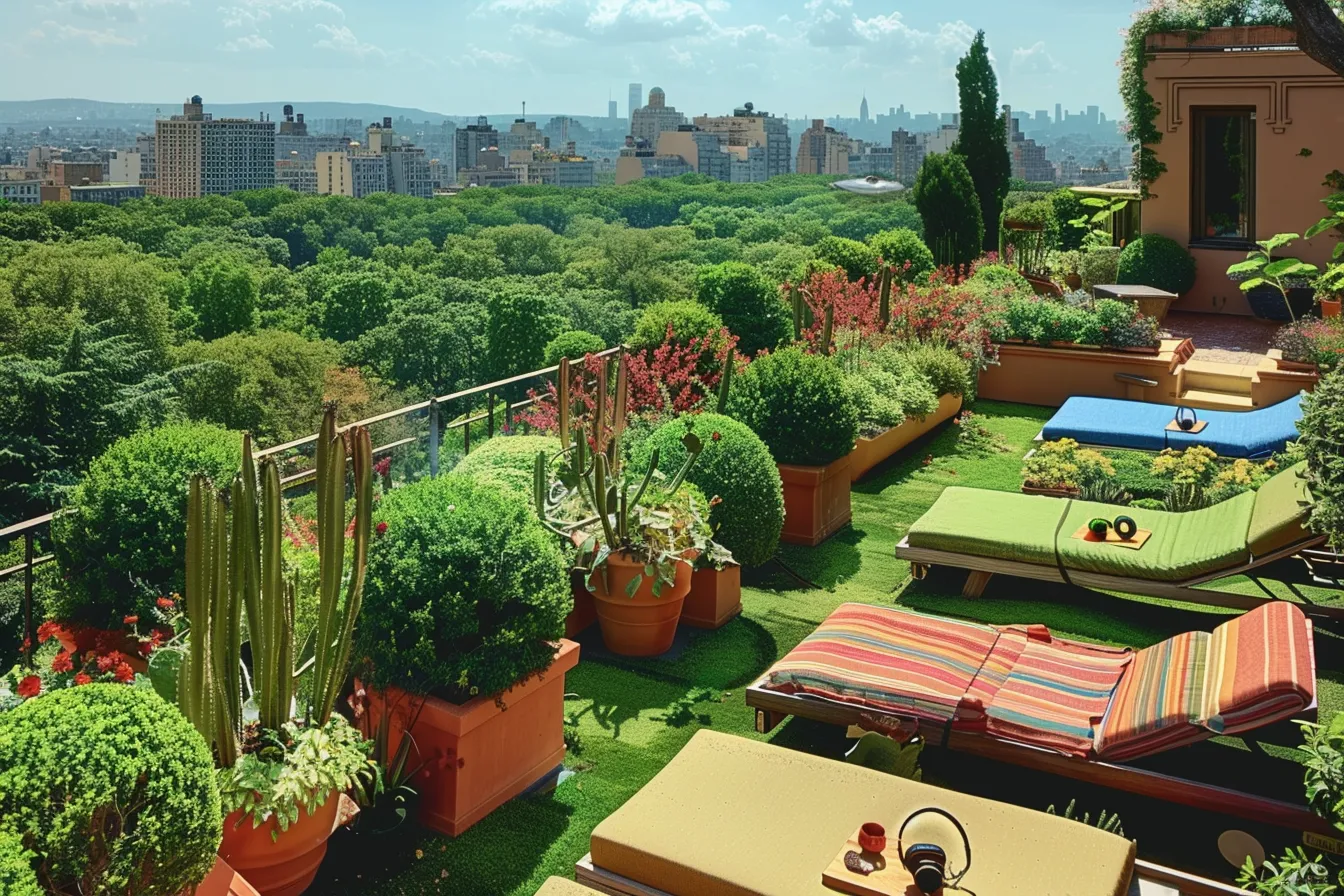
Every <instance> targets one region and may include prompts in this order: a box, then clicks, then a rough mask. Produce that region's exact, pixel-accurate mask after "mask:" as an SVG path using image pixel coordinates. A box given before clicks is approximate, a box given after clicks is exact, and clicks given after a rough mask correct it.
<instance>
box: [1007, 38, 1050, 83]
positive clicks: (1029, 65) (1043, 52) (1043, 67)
mask: <svg viewBox="0 0 1344 896" xmlns="http://www.w3.org/2000/svg"><path fill="white" fill-rule="evenodd" d="M1060 69H1061V66H1060V64H1059V63H1058V62H1056V61H1055V57H1053V56H1051V55H1050V51H1049V50H1047V49H1046V47H1045V41H1043V40H1038V41H1037V42H1036V43H1034V44H1032V45H1031V46H1030V47H1018V48H1017V49H1016V50H1013V63H1012V72H1013V74H1015V75H1048V74H1052V73H1054V72H1057V71H1059V70H1060Z"/></svg>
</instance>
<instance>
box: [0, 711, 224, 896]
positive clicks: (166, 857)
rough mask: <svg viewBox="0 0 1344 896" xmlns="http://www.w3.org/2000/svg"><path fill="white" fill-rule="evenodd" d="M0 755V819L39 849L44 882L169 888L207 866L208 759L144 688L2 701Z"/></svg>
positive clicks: (157, 895) (217, 830) (210, 823)
mask: <svg viewBox="0 0 1344 896" xmlns="http://www.w3.org/2000/svg"><path fill="white" fill-rule="evenodd" d="M0 756H3V757H4V760H5V761H4V762H3V763H0V824H3V825H4V827H5V828H7V829H9V830H10V831H13V832H15V833H17V834H18V835H19V836H20V837H21V838H22V839H23V843H24V846H25V847H27V848H28V849H30V850H31V851H32V852H33V853H35V854H36V855H37V861H38V867H39V869H40V870H41V879H40V880H41V883H42V886H43V887H44V888H45V889H46V890H47V891H48V892H55V893H75V892H83V893H90V894H101V896H121V894H125V896H177V894H178V893H181V892H182V891H183V890H184V889H186V888H188V887H192V886H194V885H195V884H197V883H200V881H202V880H203V879H204V878H205V876H206V875H207V874H209V873H210V869H211V867H213V865H214V863H215V851H216V850H217V849H219V843H220V837H221V833H222V831H223V821H224V816H223V813H222V812H221V809H220V802H219V790H218V787H217V785H216V783H215V764H214V760H213V758H212V757H211V755H210V750H209V748H208V747H206V745H205V741H204V740H203V739H202V738H201V736H200V734H198V733H197V732H196V729H195V728H193V727H192V725H191V723H190V722H188V721H187V720H186V719H185V718H184V717H183V716H182V715H181V713H179V712H178V711H177V709H176V708H174V707H172V706H170V705H169V704H167V703H165V702H164V701H163V699H162V698H161V697H159V696H158V695H157V694H155V693H154V691H153V690H152V689H149V688H132V687H126V686H125V685H120V684H90V685H84V686H83V687H74V688H67V689H64V690H57V691H54V692H52V693H50V694H47V695H45V696H42V697H38V698H36V699H33V700H28V701H26V702H24V703H23V704H21V705H20V706H18V707H16V708H15V709H13V710H10V711H9V712H5V713H0ZM5 892H6V893H8V892H10V891H9V890H5Z"/></svg>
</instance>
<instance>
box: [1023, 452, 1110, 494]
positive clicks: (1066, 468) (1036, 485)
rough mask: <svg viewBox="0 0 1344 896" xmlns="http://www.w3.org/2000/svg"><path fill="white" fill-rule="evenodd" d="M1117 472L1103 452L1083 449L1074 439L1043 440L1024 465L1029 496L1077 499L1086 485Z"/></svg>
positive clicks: (1024, 490) (1025, 487)
mask: <svg viewBox="0 0 1344 896" xmlns="http://www.w3.org/2000/svg"><path fill="white" fill-rule="evenodd" d="M1114 475H1115V468H1114V467H1113V466H1111V462H1110V461H1109V460H1107V459H1106V457H1105V456H1104V455H1102V454H1101V452H1099V451H1094V450H1093V449H1091V448H1081V447H1079V445H1078V442H1077V441H1075V440H1074V439H1059V440H1058V441H1055V442H1043V443H1042V444H1041V445H1039V446H1038V447H1037V448H1036V450H1035V451H1033V452H1032V453H1031V455H1030V456H1029V457H1028V458H1027V459H1026V461H1024V462H1023V464H1022V491H1023V493H1024V494H1028V495H1049V496H1051V497H1057V498H1076V497H1079V496H1080V495H1082V493H1083V484H1084V483H1086V482H1089V481H1091V480H1094V479H1097V478H1101V477H1110V476H1114Z"/></svg>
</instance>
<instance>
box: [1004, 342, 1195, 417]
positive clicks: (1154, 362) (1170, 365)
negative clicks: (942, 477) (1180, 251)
mask: <svg viewBox="0 0 1344 896" xmlns="http://www.w3.org/2000/svg"><path fill="white" fill-rule="evenodd" d="M1188 342H1189V341H1188V340H1175V339H1168V340H1165V341H1164V342H1163V343H1162V347H1161V349H1160V350H1159V351H1158V352H1156V353H1153V354H1147V353H1145V354H1136V353H1130V352H1120V351H1110V350H1106V351H1078V350H1076V349H1067V348H1061V347H1058V346H1051V347H1049V348H1045V347H1042V346H1038V345H1022V344H1019V343H1004V344H1002V345H1000V346H999V363H998V365H997V366H994V367H990V368H988V369H986V370H985V371H983V372H982V373H981V374H980V397H981V398H984V399H987V400H991V401H1011V402H1015V403H1018V404H1038V405H1045V406H1048V407H1056V408H1057V407H1059V406H1060V405H1062V404H1063V403H1064V402H1065V401H1067V400H1068V399H1069V398H1070V397H1071V396H1073V395H1091V396H1094V397H1096V398H1126V399H1129V400H1131V401H1150V402H1156V403H1158V404H1170V405H1176V404H1179V403H1180V390H1179V388H1178V386H1179V384H1178V381H1177V380H1178V377H1177V371H1178V369H1179V368H1180V365H1181V364H1182V363H1183V362H1184V361H1185V360H1186V358H1187V357H1188V353H1187V352H1188V351H1191V350H1193V349H1191V348H1189V347H1188ZM1121 375H1123V376H1121ZM1148 382H1152V383H1155V385H1151V386H1150V385H1147V383H1148Z"/></svg>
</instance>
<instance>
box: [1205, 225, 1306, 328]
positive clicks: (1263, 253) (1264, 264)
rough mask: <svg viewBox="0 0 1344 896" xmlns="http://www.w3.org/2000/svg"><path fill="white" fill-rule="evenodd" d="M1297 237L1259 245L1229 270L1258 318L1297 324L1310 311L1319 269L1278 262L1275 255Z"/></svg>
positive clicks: (1281, 236)
mask: <svg viewBox="0 0 1344 896" xmlns="http://www.w3.org/2000/svg"><path fill="white" fill-rule="evenodd" d="M1297 238H1298V235H1297V234H1295V233H1276V234H1275V235H1274V236H1272V237H1270V238H1269V239H1267V240H1261V241H1259V242H1257V243H1256V244H1255V245H1256V248H1255V249H1252V250H1251V251H1250V252H1249V253H1248V254H1247V256H1246V260H1245V261H1242V262H1238V263H1237V264H1234V265H1232V266H1231V267H1229V268H1228V269H1227V275H1228V276H1229V277H1232V278H1234V279H1236V280H1239V281H1240V286H1241V291H1242V292H1244V293H1246V301H1247V302H1249V303H1250V306H1251V311H1252V313H1254V314H1255V316H1256V317H1259V318H1263V319H1265V320H1287V321H1294V320H1297V319H1298V318H1299V317H1302V316H1303V315H1305V314H1306V313H1307V312H1309V311H1310V310H1311V305H1312V295H1313V293H1312V290H1311V289H1310V288H1309V287H1308V284H1310V283H1312V282H1313V281H1314V280H1315V279H1316V276H1317V274H1318V273H1319V269H1318V268H1317V267H1316V265H1314V264H1307V263H1306V262H1304V261H1301V260H1299V259H1297V258H1277V257H1275V253H1276V252H1277V251H1278V250H1280V249H1286V248H1288V247H1289V246H1291V245H1292V243H1293V240H1296V239H1297Z"/></svg>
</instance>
